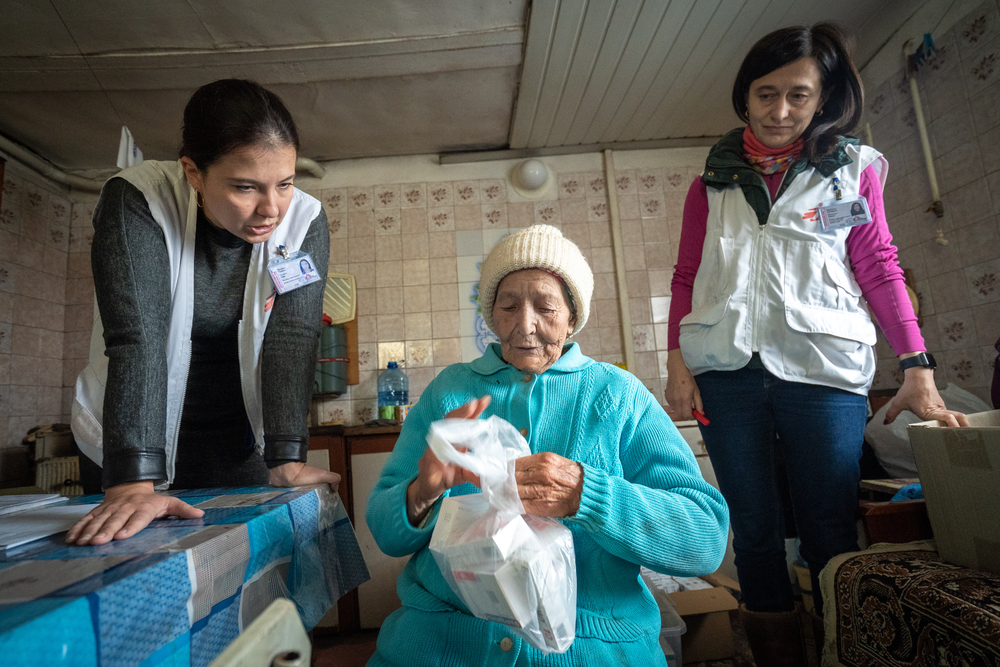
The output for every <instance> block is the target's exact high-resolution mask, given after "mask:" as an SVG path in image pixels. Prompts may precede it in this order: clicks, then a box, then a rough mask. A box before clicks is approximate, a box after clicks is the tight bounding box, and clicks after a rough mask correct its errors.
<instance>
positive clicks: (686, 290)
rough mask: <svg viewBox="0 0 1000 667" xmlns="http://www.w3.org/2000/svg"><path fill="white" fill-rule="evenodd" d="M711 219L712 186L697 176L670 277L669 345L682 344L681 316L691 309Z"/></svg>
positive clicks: (686, 205)
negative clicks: (707, 187) (709, 206)
mask: <svg viewBox="0 0 1000 667" xmlns="http://www.w3.org/2000/svg"><path fill="white" fill-rule="evenodd" d="M707 223H708V190H707V189H706V188H705V184H704V183H702V182H701V178H700V177H699V178H695V179H694V183H692V184H691V187H690V188H688V193H687V198H686V199H685V200H684V217H683V219H682V220H681V242H680V247H679V248H678V250H677V264H676V266H674V277H673V279H671V281H670V315H669V317H668V318H667V349H668V350H676V349H677V348H679V347H680V346H681V344H680V335H681V319H682V318H683V317H684V316H685V315H687V314H688V313H690V312H691V293H692V291H693V290H694V277H695V276H696V275H698V267H699V266H701V253H702V248H704V247H705V228H706V225H707Z"/></svg>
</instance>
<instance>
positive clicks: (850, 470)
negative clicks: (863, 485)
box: [695, 368, 868, 612]
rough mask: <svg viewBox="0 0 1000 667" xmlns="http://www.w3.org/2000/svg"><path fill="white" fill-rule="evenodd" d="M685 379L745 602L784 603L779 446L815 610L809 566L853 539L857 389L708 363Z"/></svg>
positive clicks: (849, 546) (850, 547)
mask: <svg viewBox="0 0 1000 667" xmlns="http://www.w3.org/2000/svg"><path fill="white" fill-rule="evenodd" d="M695 380H696V382H697V383H698V389H699V390H700V392H701V397H702V401H703V403H704V407H705V416H706V417H707V418H708V419H709V421H710V422H711V423H710V425H709V426H702V427H701V433H702V436H703V437H704V439H705V448H706V449H707V450H708V455H709V458H710V459H711V461H712V467H713V468H714V470H715V475H716V477H717V478H718V480H719V489H720V490H721V491H722V495H723V496H725V498H726V501H727V502H728V503H729V513H730V515H729V516H730V522H731V525H732V528H733V534H734V539H733V550H734V551H735V553H736V568H737V570H738V572H739V578H740V587H741V589H742V592H743V600H744V602H745V603H746V606H747V609H749V610H751V611H789V610H791V609H794V601H793V600H794V594H793V591H792V585H791V582H790V581H789V576H788V566H787V564H786V561H785V542H784V539H785V522H784V516H783V512H782V506H781V497H780V492H779V486H778V479H777V476H776V456H777V450H778V448H780V452H781V458H782V459H783V460H784V463H785V468H786V470H787V473H788V482H789V487H790V491H791V499H792V510H793V513H794V515H795V516H794V518H795V526H796V529H797V531H798V534H799V538H800V540H801V549H800V553H801V555H802V558H803V559H804V560H805V561H806V563H807V564H808V565H809V571H810V574H811V575H812V590H813V595H814V599H815V600H816V609H817V612H820V611H821V610H822V603H821V600H820V591H819V584H818V581H817V575H818V574H819V572H820V570H822V569H823V566H824V565H826V562H827V561H828V560H830V558H832V557H833V556H836V555H837V554H841V553H844V552H846V551H854V550H857V548H858V533H857V523H856V519H855V511H856V508H857V504H858V482H859V481H860V477H861V472H860V468H859V465H858V461H859V459H860V458H861V445H862V442H863V440H864V429H865V420H866V417H867V415H868V407H867V402H866V400H865V397H864V396H862V395H859V394H852V393H850V392H846V391H843V390H840V389H834V388H831V387H825V386H819V385H811V384H803V383H800V382H788V381H785V380H781V379H779V378H777V377H775V376H774V375H772V374H771V373H769V372H768V371H767V370H765V369H763V368H752V369H751V368H743V369H740V370H738V371H709V372H707V373H702V374H701V375H698V376H697V377H696V378H695Z"/></svg>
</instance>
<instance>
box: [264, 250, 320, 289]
mask: <svg viewBox="0 0 1000 667" xmlns="http://www.w3.org/2000/svg"><path fill="white" fill-rule="evenodd" d="M278 251H279V252H280V253H281V256H280V257H273V258H272V259H271V261H269V262H268V263H267V272H268V273H270V274H271V280H272V281H273V282H274V287H275V289H277V290H278V294H285V293H286V292H291V291H292V290H295V289H298V288H300V287H302V286H304V285H308V284H309V283H314V282H316V281H317V280H319V279H320V275H319V272H318V271H317V270H316V264H315V263H314V262H313V258H312V257H311V256H310V255H309V253H307V252H303V251H301V250H296V251H295V252H292V253H290V252H288V250H287V249H286V248H285V246H283V245H279V246H278Z"/></svg>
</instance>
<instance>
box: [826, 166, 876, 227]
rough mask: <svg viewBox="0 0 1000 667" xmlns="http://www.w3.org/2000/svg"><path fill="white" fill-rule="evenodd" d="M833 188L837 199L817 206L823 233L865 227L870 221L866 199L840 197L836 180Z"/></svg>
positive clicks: (856, 196)
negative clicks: (859, 226) (858, 226)
mask: <svg viewBox="0 0 1000 667" xmlns="http://www.w3.org/2000/svg"><path fill="white" fill-rule="evenodd" d="M833 187H834V190H833V191H834V192H835V193H836V195H837V198H836V199H830V200H827V201H825V202H823V203H821V204H820V205H819V224H820V227H822V229H823V231H824V232H832V231H835V230H837V229H844V228H845V227H855V226H857V225H865V224H868V223H869V222H871V221H872V214H871V211H870V210H868V200H867V199H865V198H864V197H862V196H861V195H854V196H852V197H844V196H842V195H841V193H840V179H838V178H835V179H833Z"/></svg>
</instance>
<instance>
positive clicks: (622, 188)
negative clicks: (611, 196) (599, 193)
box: [593, 169, 636, 195]
mask: <svg viewBox="0 0 1000 667" xmlns="http://www.w3.org/2000/svg"><path fill="white" fill-rule="evenodd" d="M615 190H616V191H617V192H618V194H619V195H634V194H635V193H636V184H635V170H634V169H622V170H620V171H617V172H616V173H615ZM593 194H596V193H593Z"/></svg>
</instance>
